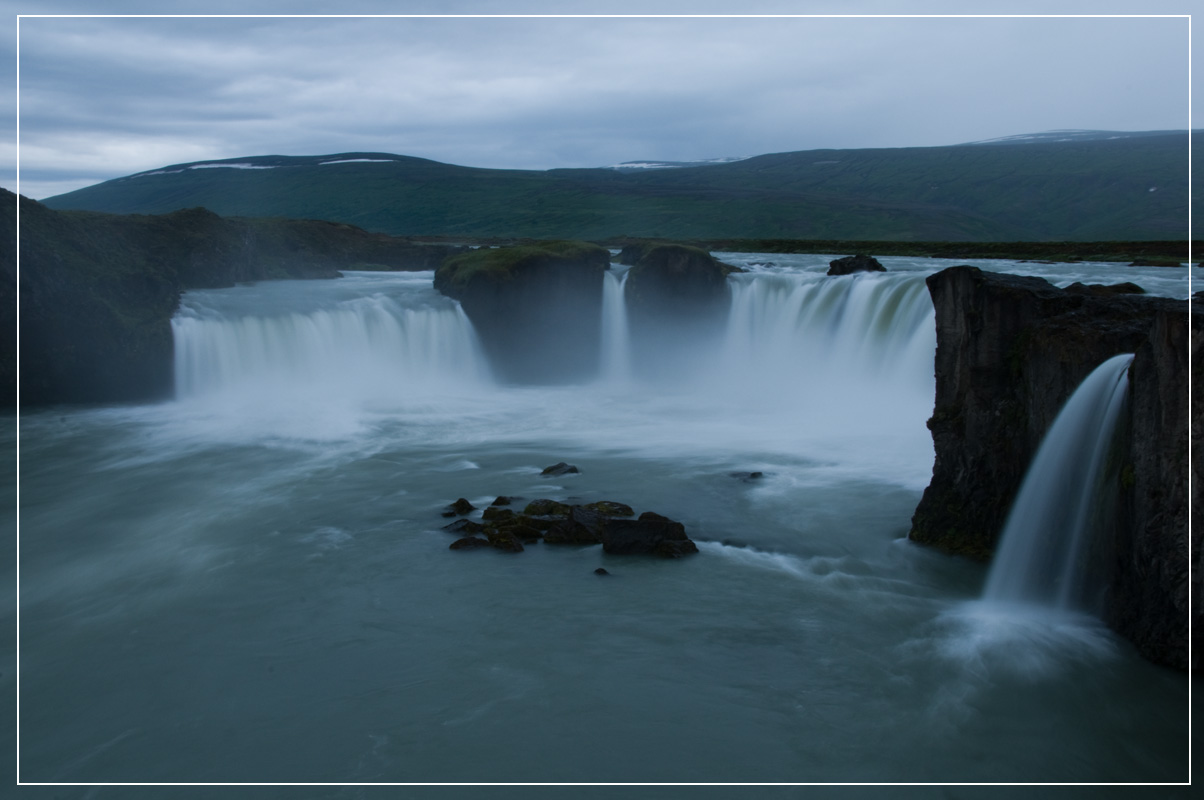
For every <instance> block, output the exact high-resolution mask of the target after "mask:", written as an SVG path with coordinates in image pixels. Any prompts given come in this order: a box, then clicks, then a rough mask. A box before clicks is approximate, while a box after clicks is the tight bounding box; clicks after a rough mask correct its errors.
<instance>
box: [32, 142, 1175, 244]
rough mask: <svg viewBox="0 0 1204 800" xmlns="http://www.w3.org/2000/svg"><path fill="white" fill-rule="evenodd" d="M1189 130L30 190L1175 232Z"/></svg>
mask: <svg viewBox="0 0 1204 800" xmlns="http://www.w3.org/2000/svg"><path fill="white" fill-rule="evenodd" d="M1051 137H1052V139H1051ZM1188 141H1189V140H1188V133H1187V132H1186V131H1170V132H1165V131H1150V132H1138V133H1116V132H1109V131H1077V132H1076V131H1053V132H1048V133H1046V134H1029V135H1025V136H1021V137H1006V140H1000V141H995V142H980V143H972V144H965V145H950V146H943V147H912V148H884V149H859V150H806V151H796V152H788V153H773V154H767V155H760V156H753V157H750V158H744V159H740V160H717V161H713V162H709V163H704V164H697V165H690V164H688V163H685V164H679V163H676V162H629V164H630V167H629V168H626V169H623V168H622V167H623V165H616V166H617V167H619V168H612V167H599V168H588V169H553V170H546V171H536V170H505V169H482V168H476V167H463V166H457V165H453V164H444V163H441V162H437V161H431V160H429V159H423V158H416V157H413V156H404V155H397V154H392V153H372V152H350V153H335V154H328V155H315V156H280V155H268V156H245V157H239V158H230V159H219V160H209V161H200V162H191V163H186V164H174V165H169V166H166V167H161V168H158V169H154V170H148V171H145V172H141V173H137V174H135V175H130V176H127V177H124V178H117V179H115V180H111V181H106V182H104V183H101V184H98V185H96V186H91V187H87V188H84V189H80V190H77V191H74V192H69V193H67V194H62V195H58V196H56V197H52V198H48V199H47V200H45V201H43V202H44V203H45V204H46V205H47V206H49V207H51V208H54V209H59V210H69V209H81V210H91V211H103V212H110V213H127V214H128V213H141V214H160V213H166V212H170V211H175V210H179V209H184V208H193V207H204V208H207V209H209V210H211V211H214V212H216V213H218V214H220V215H222V216H245V217H286V218H302V219H323V220H329V221H334V222H344V223H349V224H353V225H357V226H359V227H362V228H365V229H367V230H370V231H379V232H384V233H391V234H396V235H438V236H465V237H468V236H474V237H489V236H497V237H533V238H576V239H587V240H600V239H610V238H615V237H623V236H631V237H661V238H686V239H716V238H794V239H862V240H896V241H1103V240H1130V241H1136V240H1175V239H1184V238H1187V236H1188V230H1187V219H1188ZM1019 145H1023V146H1019ZM636 164H642V165H649V166H635V165H636ZM651 165H664V166H663V167H662V168H652V166H651ZM1196 194H1197V195H1198V194H1199V192H1196ZM1197 238H1198V237H1197Z"/></svg>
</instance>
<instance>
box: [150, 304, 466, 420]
mask: <svg viewBox="0 0 1204 800" xmlns="http://www.w3.org/2000/svg"><path fill="white" fill-rule="evenodd" d="M312 288H313V289H314V290H317V291H320V290H321V289H322V288H323V287H322V286H320V285H318V284H314V286H313V287H312ZM188 300H189V298H187V297H186V298H185V302H184V304H183V306H182V308H181V310H180V312H179V313H177V315H176V316H175V318H174V319H173V320H172V329H173V335H174V341H175V363H176V371H175V372H176V396H177V398H178V399H180V400H185V401H188V400H199V399H205V398H213V397H215V396H216V397H226V398H231V397H242V398H245V399H253V400H257V401H259V402H263V401H265V400H267V399H270V400H271V402H273V403H286V402H287V401H288V400H289V398H291V397H295V396H297V395H308V396H311V397H319V398H323V399H325V400H328V401H331V402H332V403H334V402H337V403H349V402H350V403H385V404H394V403H396V402H398V401H405V400H407V399H414V398H424V397H430V396H435V395H438V394H442V393H447V392H456V391H463V390H468V389H471V388H472V387H474V386H479V385H480V384H481V382H482V381H484V380H487V375H488V369H487V367H486V365H485V364H484V361H483V358H482V356H481V355H480V353H479V348H478V345H477V342H476V336H475V334H474V332H473V330H472V325H471V324H470V323H469V321H468V319H467V317H466V316H465V315H464V312H463V311H462V310H461V309H460V307H459V306H458V305H455V304H453V303H451V302H444V303H435V304H431V303H422V304H409V305H406V304H403V303H402V302H399V301H398V299H396V298H394V297H391V296H388V295H384V294H379V293H378V294H370V295H366V296H360V297H354V298H350V299H340V298H337V297H336V298H333V299H332V300H331V301H329V302H324V303H320V304H318V305H317V307H311V308H307V309H304V310H300V311H287V310H279V309H273V308H272V307H271V306H270V305H266V304H265V307H264V308H263V309H262V313H250V314H248V313H236V312H234V311H232V310H231V309H225V308H218V309H214V308H212V307H210V306H205V305H199V304H197V305H194V304H190V303H189V302H188ZM273 311H275V313H273Z"/></svg>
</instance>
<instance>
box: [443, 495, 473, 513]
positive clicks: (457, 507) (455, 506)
mask: <svg viewBox="0 0 1204 800" xmlns="http://www.w3.org/2000/svg"><path fill="white" fill-rule="evenodd" d="M476 509H477V507H476V506H474V505H473V504H472V503H470V502H468V501H467V500H465V499H464V498H463V497H461V498H460V499H459V500H457V501H456V502H454V503H452V504H451V505H449V506H447V507H446V508H444V509H443V516H445V517H457V516H459V517H462V516H464V515H465V514H471V513H472V512H473V511H476Z"/></svg>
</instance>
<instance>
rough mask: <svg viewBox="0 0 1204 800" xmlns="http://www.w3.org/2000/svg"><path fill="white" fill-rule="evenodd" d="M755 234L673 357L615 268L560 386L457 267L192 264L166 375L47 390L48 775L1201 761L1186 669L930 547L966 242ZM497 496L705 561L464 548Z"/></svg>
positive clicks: (42, 481)
mask: <svg viewBox="0 0 1204 800" xmlns="http://www.w3.org/2000/svg"><path fill="white" fill-rule="evenodd" d="M723 258H724V260H727V261H729V262H731V263H737V264H742V265H746V266H748V267H749V268H750V272H748V273H744V274H738V275H734V276H732V277H731V278H730V282H731V287H732V305H731V309H730V313H729V315H728V319H727V323H726V327H725V328H724V329H723V330H722V331H720V332H719V334H718V335H717V336H716V337H715V338H713V339H706V340H698V341H696V342H692V341H689V340H685V341H678V342H674V343H672V347H673V348H675V349H676V352H675V353H674V357H675V359H676V360H675V361H674V363H675V364H676V365H677V366H678V368H677V369H675V370H672V371H670V372H665V373H653V374H649V373H647V372H646V371H641V370H640V369H639V368H638V367H639V365H640V364H641V363H648V361H647V360H646V359H647V357H648V356H649V353H648V348H653V349H656V348H660V347H661V346H662V344H663V343H659V342H648V341H641V340H639V338H638V337H635V336H632V335H631V332H630V331H629V330H627V325H626V315H625V309H624V308H623V306H622V304H621V303H620V300H621V298H622V281H623V280H624V276H623V274H622V273H621V272H616V273H614V274H610V275H607V276H606V283H605V284H604V307H603V309H602V311H601V313H602V348H603V350H602V353H601V358H600V364H601V369H600V370H599V374H598V375H597V376H596V378H594V379H591V380H587V381H583V382H582V383H580V384H577V385H557V386H537V385H528V386H517V385H506V384H503V383H501V382H499V381H497V380H496V379H495V378H494V376H493V375H492V374H491V372H490V369H489V365H488V363H487V362H486V360H485V359H484V357H483V355H482V350H481V347H480V342H479V341H478V340H477V338H476V334H475V332H474V331H473V329H472V326H471V324H470V323H469V322H468V320H467V318H466V317H465V315H464V314H463V312H462V311H461V310H460V309H459V307H458V306H457V305H456V304H455V303H453V302H451V301H449V300H447V299H446V298H443V297H442V296H440V295H438V294H437V293H436V292H434V290H433V289H432V288H431V274H430V273H411V274H394V273H387V274H382V273H349V274H348V275H347V276H346V277H344V278H342V279H339V280H333V281H282V282H265V283H260V284H257V285H254V286H241V287H236V288H233V289H222V290H208V291H198V292H190V293H188V294H187V295H186V296H185V298H184V302H183V305H182V308H181V310H180V312H179V314H178V315H177V318H176V319H175V321H174V331H175V337H176V360H177V398H176V399H175V400H174V401H172V402H168V403H163V404H157V405H148V406H124V407H110V408H92V409H67V408H65V409H48V410H46V411H43V412H38V413H33V414H23V415H22V419H21V431H20V432H21V491H22V494H21V515H22V516H21V522H22V527H21V545H22V550H21V624H22V629H21V636H22V638H21V647H22V650H21V680H22V684H21V699H22V716H21V735H22V740H21V769H22V779H23V780H54V781H83V782H91V781H175V780H182V781H226V780H231V781H267V782H278V781H333V782H347V783H362V782H374V781H400V782H412V781H432V780H433V781H482V780H483V781H536V782H541V781H797V782H813V781H937V782H939V781H946V780H952V781H1012V780H1015V781H1029V780H1035V781H1128V780H1134V781H1161V780H1181V779H1184V778H1185V772H1186V758H1187V756H1186V753H1187V741H1186V719H1185V710H1186V683H1185V679H1184V678H1183V676H1181V675H1177V674H1173V673H1168V672H1166V671H1164V670H1160V669H1158V668H1156V667H1153V666H1151V665H1149V664H1148V663H1146V662H1144V661H1142V660H1141V659H1139V658H1138V657H1137V656H1136V655H1135V654H1134V653H1133V652H1132V650H1131V649H1130V648H1129V647H1128V645H1127V644H1126V643H1125V642H1123V641H1120V640H1117V639H1115V638H1114V637H1113V636H1112V635H1111V634H1110V633H1109V632H1108V631H1106V630H1104V629H1102V628H1101V627H1100V626H1099V625H1098V623H1097V622H1095V621H1094V620H1092V619H1091V618H1090V617H1082V618H1068V617H1065V616H1063V617H1060V618H1059V619H1058V620H1057V621H1056V622H1054V621H1049V622H1047V623H1044V622H1039V621H1038V622H1034V621H1033V620H1032V619H1031V618H1019V617H1016V616H1013V615H1009V614H1007V613H1005V612H1002V611H1000V610H999V609H997V608H996V607H994V606H991V605H989V604H983V603H981V602H980V601H979V600H978V598H979V596H980V594H981V590H982V587H983V584H984V580H985V571H984V569H983V568H982V567H980V566H978V565H974V564H969V563H965V562H963V561H961V560H959V559H953V558H948V557H945V556H942V555H939V554H936V553H934V552H932V551H929V550H925V549H923V548H920V547H917V546H914V545H912V544H911V543H909V542H908V541H906V539H905V537H906V533H907V530H908V528H909V526H910V516H911V514H912V512H913V511H914V508H915V505H916V503H917V502H918V499H919V495H920V493H921V492H922V490H923V488H924V486H925V485H926V484H927V482H928V479H929V477H930V475H931V467H932V459H933V451H932V442H931V437H930V435H929V432H928V431H927V429H926V427H925V420H926V419H927V417H928V416H929V415H930V414H931V411H932V398H933V376H932V355H933V348H934V344H935V341H934V329H933V316H932V307H931V303H930V301H929V300H928V295H927V290H926V288H925V286H924V278H925V277H926V276H927V275H928V274H931V273H932V272H935V271H936V270H938V269H940V268H943V267H944V266H947V264H945V263H943V262H934V261H925V260H921V259H882V260H883V262H884V263H885V264H886V265H887V267H888V269H890V270H891V271H890V272H888V273H885V274H875V275H870V274H866V275H858V276H848V277H843V278H827V277H826V276H824V275H823V274H822V273H823V271H824V270H825V269H826V264H827V261H828V260H829V259H827V258H824V257H821V256H781V255H773V256H765V255H758V254H727V255H725V256H723ZM768 260H772V261H773V262H775V266H772V267H762V266H756V265H757V264H762V263H764V262H765V261H768ZM991 266H993V267H994V268H997V269H1007V270H1010V271H1021V272H1031V271H1033V270H1036V269H1042V270H1047V271H1048V270H1054V269H1055V268H1053V267H1047V266H1038V265H1027V264H1014V263H1011V262H997V263H995V264H993V265H991ZM1074 269H1075V270H1082V269H1084V267H1082V266H1081V265H1075V266H1074ZM1113 269H1117V268H1113V267H1101V271H1102V272H1104V273H1107V271H1108V270H1113ZM1184 272H1185V271H1183V270H1150V269H1146V270H1138V269H1129V270H1125V271H1123V274H1124V276H1125V277H1124V278H1116V280H1122V279H1124V280H1136V281H1137V282H1138V283H1142V284H1143V285H1145V283H1146V282H1147V281H1148V282H1149V284H1150V285H1148V286H1147V287H1146V288H1147V289H1150V290H1151V291H1156V292H1159V293H1164V294H1173V295H1176V296H1178V295H1179V294H1185V284H1186V278H1185V275H1184V274H1183V273H1184ZM1050 277H1051V278H1053V279H1056V280H1058V281H1060V282H1064V283H1068V282H1071V276H1069V275H1065V276H1057V275H1056V274H1053V273H1051V274H1050ZM1075 279H1077V278H1075ZM1097 281H1099V279H1097ZM1103 281H1104V282H1108V279H1107V278H1104V279H1103ZM651 355H652V356H653V357H664V356H665V353H664V352H660V351H657V352H653V353H652V354H651ZM678 356H680V357H678ZM642 359H644V360H642ZM12 445H13V443H12V442H10V443H9V446H10V447H11V446H12ZM561 460H564V461H568V462H570V463H573V464H576V465H578V466H579V467H580V468H581V473H580V474H579V475H568V476H561V477H555V478H552V477H544V476H541V475H540V474H539V473H540V470H541V468H542V467H545V466H547V465H549V464H552V463H555V462H557V461H561ZM754 472H760V473H762V474H761V476H760V477H759V478H751V477H749V474H750V473H754ZM501 494H505V495H514V496H518V497H521V498H523V499H524V501H525V500H530V499H535V498H537V497H551V498H555V499H573V500H574V501H577V500H580V501H581V502H589V501H592V500H600V499H610V500H617V501H620V502H625V503H628V504H630V505H632V506H633V507H634V508H635V509H636V511H637V512H641V511H646V510H652V511H656V512H658V513H661V514H664V515H666V516H669V517H672V518H674V519H677V520H680V521H682V522H683V523H684V524H685V526H686V529H687V532H688V533H689V535H690V536H691V537H692V538H693V539H695V540H696V541H697V542H698V543H699V546H700V550H701V552H700V553H699V554H698V555H696V556H692V557H690V558H687V559H682V560H676V561H660V560H645V559H639V558H634V559H633V558H631V557H627V558H624V557H619V556H607V555H605V554H603V553H601V551H600V548H598V547H592V548H591V547H586V548H578V547H553V546H549V545H543V544H540V545H535V546H532V547H529V548H528V549H527V551H526V552H524V553H521V554H518V555H508V554H503V553H498V552H492V551H488V552H478V553H461V552H453V551H449V550H448V547H447V546H448V544H450V542H451V541H452V540H453V539H454V538H455V537H453V536H451V535H449V534H448V533H447V532H445V531H443V530H441V526H442V525H444V524H445V523H446V522H447V520H446V519H444V518H442V517H441V516H440V515H439V512H440V510H441V509H442V507H443V506H444V505H446V504H447V503H449V502H451V501H452V500H454V499H456V498H457V497H466V498H468V499H469V500H470V501H471V502H473V503H474V504H475V505H477V506H478V507H483V506H485V505H487V504H488V503H490V502H491V501H492V500H493V498H494V497H496V496H497V495H501ZM479 514H480V512H479V511H478V512H476V516H479ZM599 566H603V567H605V568H606V569H607V570H608V571H609V572H610V573H611V575H610V576H608V577H605V578H601V577H598V576H596V575H594V573H593V571H594V569H595V568H596V567H599ZM11 674H12V672H11V671H10V670H8V669H5V670H4V674H3V676H0V677H2V678H3V679H4V680H8V676H10V675H11ZM1105 699H1106V701H1105ZM603 754H605V755H603ZM105 791H106V790H104V789H101V790H99V792H100V793H99V796H102V797H103V796H107V795H106V794H105ZM265 791H267V792H269V793H270V791H271V790H270V789H266V790H265ZM282 791H283V790H282ZM114 796H117V795H114ZM331 796H341V795H339V794H337V793H332V794H331Z"/></svg>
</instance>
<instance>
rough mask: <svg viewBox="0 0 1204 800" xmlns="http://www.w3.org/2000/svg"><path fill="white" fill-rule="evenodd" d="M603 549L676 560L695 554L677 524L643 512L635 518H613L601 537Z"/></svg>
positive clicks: (651, 513)
mask: <svg viewBox="0 0 1204 800" xmlns="http://www.w3.org/2000/svg"><path fill="white" fill-rule="evenodd" d="M602 549H603V550H604V551H605V552H607V553H611V554H612V555H636V554H647V555H658V556H662V557H665V558H678V557H680V556H683V555H686V554H688V553H697V552H698V547H697V546H696V545H695V544H694V542H692V541H690V539H689V537H687V536H686V527H685V526H684V525H682V524H681V523H680V522H677V521H675V520H671V519H669V518H668V517H663V516H661V515H660V514H656V513H654V512H652V511H645V512H644V513H643V514H640V516H639V518H638V519H633V520H632V519H612V520H610V521H608V523H607V524H606V526H605V528H604V530H603V534H602Z"/></svg>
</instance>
